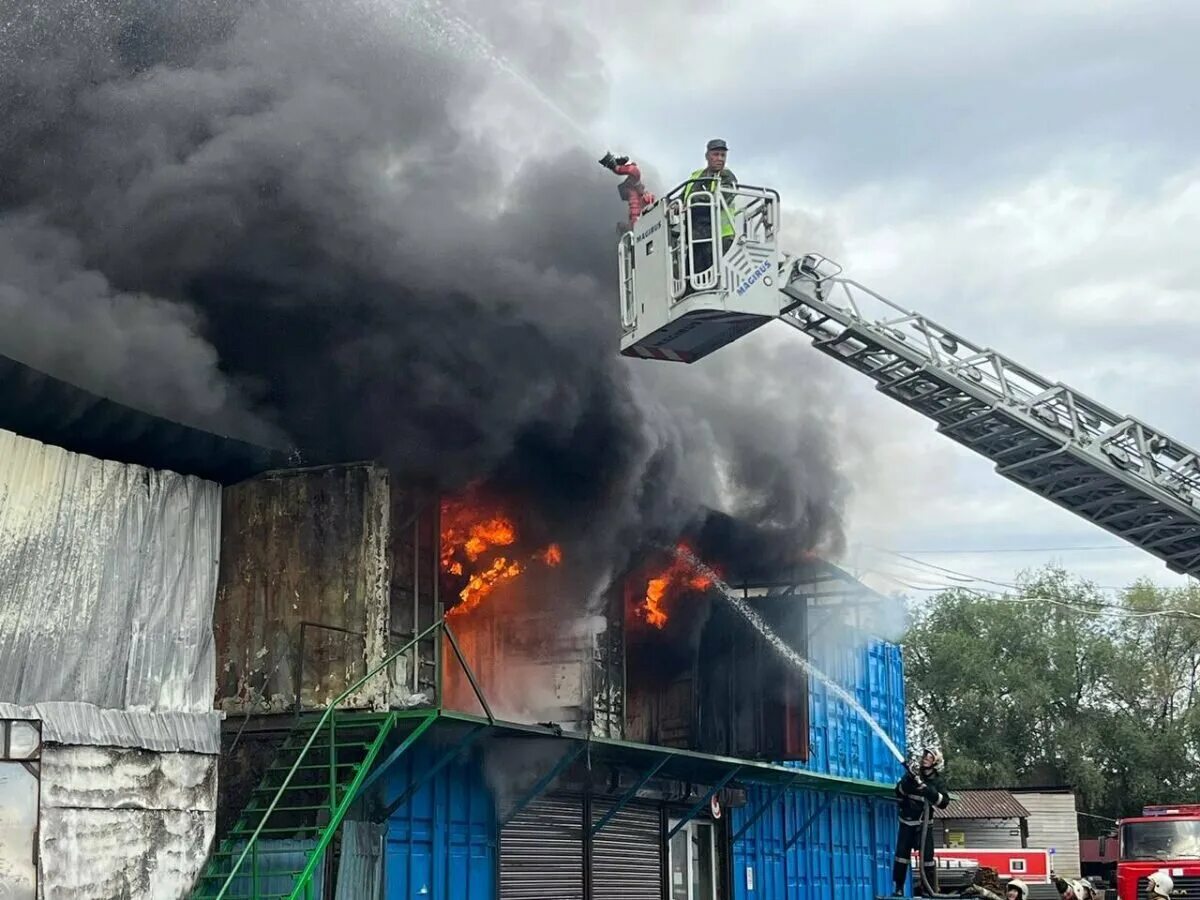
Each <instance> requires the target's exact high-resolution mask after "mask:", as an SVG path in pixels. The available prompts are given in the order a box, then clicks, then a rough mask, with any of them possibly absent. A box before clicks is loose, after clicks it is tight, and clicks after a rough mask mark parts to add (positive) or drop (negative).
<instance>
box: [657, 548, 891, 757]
mask: <svg viewBox="0 0 1200 900" xmlns="http://www.w3.org/2000/svg"><path fill="white" fill-rule="evenodd" d="M669 549H670V551H671V552H672V553H674V554H675V555H676V556H677V557H678V558H679V559H681V560H683V561H684V562H686V563H687V564H688V565H689V566H692V567H694V568H695V570H696V571H697V572H699V573H700V574H702V575H704V576H705V577H706V578H709V579H711V580H712V587H713V588H714V589H715V590H717V591H719V592H720V593H721V594H723V595H724V597H725V599H726V600H727V601H728V602H729V604H730V605H731V606H732V607H733V608H734V609H735V610H736V611H737V612H738V613H739V614H740V615H741V616H742V618H744V619H745V620H746V621H747V622H749V623H750V624H751V625H752V626H753V627H754V629H755V630H756V631H758V633H759V634H761V635H762V636H763V637H764V638H765V639H766V641H767V643H769V644H770V645H771V646H772V647H773V648H775V651H776V652H777V653H779V654H780V655H781V656H782V657H783V658H784V659H786V660H787V661H788V662H790V663H791V664H792V665H793V666H795V667H796V668H798V669H800V670H801V671H803V672H805V673H807V674H808V675H810V676H811V677H813V678H816V679H817V680H818V681H820V682H821V683H822V684H823V685H825V687H826V688H828V689H829V691H830V692H831V693H832V694H833V695H834V696H835V697H837V698H838V699H839V700H841V701H842V702H843V703H845V704H846V705H847V706H849V707H850V708H851V709H852V710H854V711H855V712H856V713H858V715H859V716H861V717H862V720H863V721H864V722H866V723H867V726H868V727H869V728H870V729H871V730H872V731H874V732H875V734H876V735H877V736H878V737H879V739H880V740H881V741H883V745H884V746H885V747H887V749H888V751H889V752H890V753H891V754H892V756H894V757H896V761H897V762H899V763H900V764H901V765H904V754H903V753H901V752H900V748H899V747H897V746H896V743H895V741H893V740H892V738H891V736H890V735H889V734H888V733H887V732H886V731H884V730H883V727H882V726H881V725H880V724H879V723H878V722H876V721H875V720H874V719H873V718H872V717H871V714H870V713H869V712H867V710H866V709H865V708H864V707H863V705H862V704H861V703H859V702H858V699H857V698H856V697H855V696H854V695H853V694H851V693H850V692H849V691H847V690H846V689H845V688H844V687H842V686H841V685H840V684H838V683H837V682H835V681H834V680H833V679H832V678H830V677H829V676H828V675H826V674H825V673H824V672H822V671H821V670H820V669H818V668H817V667H816V666H815V665H813V664H812V663H811V662H809V661H808V660H807V659H805V658H804V657H803V656H801V655H800V654H799V653H797V652H796V651H795V650H794V649H792V647H791V646H790V645H789V644H788V643H787V641H785V640H784V639H783V638H781V637H780V636H779V635H778V634H776V633H775V630H774V629H773V628H772V627H771V626H770V625H768V624H767V621H766V620H765V619H764V618H763V617H762V616H761V615H760V614H759V612H758V610H756V609H755V608H754V607H753V606H751V605H750V604H749V603H747V602H746V600H745V598H743V597H739V596H738V595H737V594H736V593H734V590H733V588H731V587H730V586H729V585H728V584H726V583H725V582H724V581H723V580H722V579H721V576H719V575H718V574H717V573H716V572H715V571H713V569H712V567H711V566H708V565H706V564H705V563H704V562H702V561H701V560H700V559H699V558H697V557H696V555H695V554H694V553H692V552H691V551H690V550H688V549H687V548H686V547H671V548H669Z"/></svg>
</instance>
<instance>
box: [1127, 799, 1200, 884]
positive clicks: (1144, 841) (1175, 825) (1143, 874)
mask: <svg viewBox="0 0 1200 900" xmlns="http://www.w3.org/2000/svg"><path fill="white" fill-rule="evenodd" d="M1117 840H1118V841H1119V842H1120V849H1119V854H1118V858H1117V897H1118V900H1144V898H1145V897H1146V896H1147V879H1148V878H1149V877H1150V875H1151V873H1153V872H1158V871H1164V872H1166V873H1167V874H1168V875H1170V876H1171V879H1172V880H1173V881H1174V882H1175V890H1174V896H1175V897H1178V898H1179V900H1200V804H1192V805H1187V804H1178V805H1170V806H1147V807H1145V808H1143V809H1142V814H1141V815H1140V816H1135V817H1131V818H1127V819H1121V820H1120V821H1119V822H1118V823H1117Z"/></svg>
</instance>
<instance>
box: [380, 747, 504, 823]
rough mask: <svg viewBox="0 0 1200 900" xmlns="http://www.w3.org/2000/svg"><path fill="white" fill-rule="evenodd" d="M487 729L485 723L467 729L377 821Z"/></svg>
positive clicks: (399, 805)
mask: <svg viewBox="0 0 1200 900" xmlns="http://www.w3.org/2000/svg"><path fill="white" fill-rule="evenodd" d="M487 729H488V726H486V725H476V726H475V727H474V728H472V729H471V730H470V731H468V732H467V733H466V735H465V736H464V737H463V738H462V740H460V741H459V742H458V743H457V744H455V745H454V746H453V747H450V748H449V749H448V750H447V751H446V752H445V753H443V754H442V756H441V758H440V759H438V761H437V762H436V763H434V764H433V765H432V766H430V767H429V768H428V769H426V770H425V772H423V773H422V774H421V777H420V778H418V779H417V780H416V781H414V782H413V783H412V784H410V785H409V786H408V787H406V788H405V789H404V790H403V792H401V794H400V796H399V797H397V798H396V799H395V800H393V801H392V802H391V803H389V804H388V805H387V806H386V807H385V808H384V809H383V811H382V812H381V813H380V814H379V821H383V820H384V819H388V818H390V817H391V815H392V813H394V812H395V811H396V810H398V809H399V808H400V807H402V806H403V805H404V804H405V803H407V802H408V801H409V800H411V799H412V798H413V796H414V795H415V794H416V793H417V791H419V790H420V789H421V788H423V787H425V785H427V784H428V783H429V782H430V781H432V780H433V779H434V778H435V777H436V776H437V774H438V773H439V772H441V771H442V769H444V768H446V766H448V765H450V764H451V763H452V762H454V760H455V759H457V758H458V757H459V756H460V755H461V754H462V752H463V751H464V750H466V749H467V748H468V747H469V746H471V744H473V743H475V741H476V740H477V739H478V738H480V737H482V736H483V733H484V732H485V731H487Z"/></svg>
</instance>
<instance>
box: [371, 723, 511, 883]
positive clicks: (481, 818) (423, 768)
mask: <svg viewBox="0 0 1200 900" xmlns="http://www.w3.org/2000/svg"><path fill="white" fill-rule="evenodd" d="M436 753H437V750H436V748H423V747H422V746H421V745H420V744H418V745H417V746H415V747H413V748H412V750H410V751H409V752H408V753H406V754H405V755H404V756H402V757H401V758H400V759H399V760H398V761H397V763H396V764H395V765H394V766H393V767H392V770H391V771H390V772H389V774H388V776H387V778H386V780H387V782H388V785H387V789H386V790H387V795H386V796H388V797H389V799H390V798H392V797H397V796H399V795H400V793H401V792H402V791H404V790H405V788H406V787H407V786H408V785H410V784H412V783H414V781H415V780H416V779H418V778H420V777H421V776H422V775H423V774H424V773H425V772H427V771H428V770H429V768H430V767H432V765H433V764H434V763H435V762H436V761H437V759H438V756H437V755H435V754H436ZM494 822H495V812H494V808H493V802H492V793H491V791H490V790H488V787H487V784H486V782H485V780H484V777H483V772H482V770H481V767H480V766H479V764H478V762H477V761H476V760H474V759H471V758H470V757H468V758H467V759H465V760H458V761H457V762H455V763H454V764H451V765H448V766H446V767H445V768H444V769H443V770H442V771H441V772H439V773H438V774H437V775H436V776H435V777H434V778H432V779H431V780H430V781H429V782H428V783H427V784H425V785H424V786H423V787H422V788H421V789H420V790H419V791H417V793H416V794H414V795H413V796H412V798H411V799H410V800H409V801H408V802H407V803H406V804H404V806H402V807H400V808H399V809H398V810H396V812H394V813H393V814H392V816H391V818H390V819H389V820H388V836H387V868H386V883H387V891H386V894H385V896H386V898H387V900H433V898H437V900H492V898H493V897H494V896H495V890H496V888H495V881H496V857H495V847H496V840H495V825H494Z"/></svg>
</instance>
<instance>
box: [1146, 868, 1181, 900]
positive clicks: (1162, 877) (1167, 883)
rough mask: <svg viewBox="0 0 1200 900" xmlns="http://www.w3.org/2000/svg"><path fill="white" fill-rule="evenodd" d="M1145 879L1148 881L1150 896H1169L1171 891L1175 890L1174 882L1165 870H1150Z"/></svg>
mask: <svg viewBox="0 0 1200 900" xmlns="http://www.w3.org/2000/svg"><path fill="white" fill-rule="evenodd" d="M1146 880H1147V881H1149V882H1150V896H1151V897H1165V898H1169V897H1170V896H1171V891H1173V890H1175V882H1174V881H1173V880H1172V878H1171V876H1170V875H1168V874H1167V873H1166V872H1152V873H1151V875H1150V877H1149V878H1148V879H1146Z"/></svg>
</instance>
